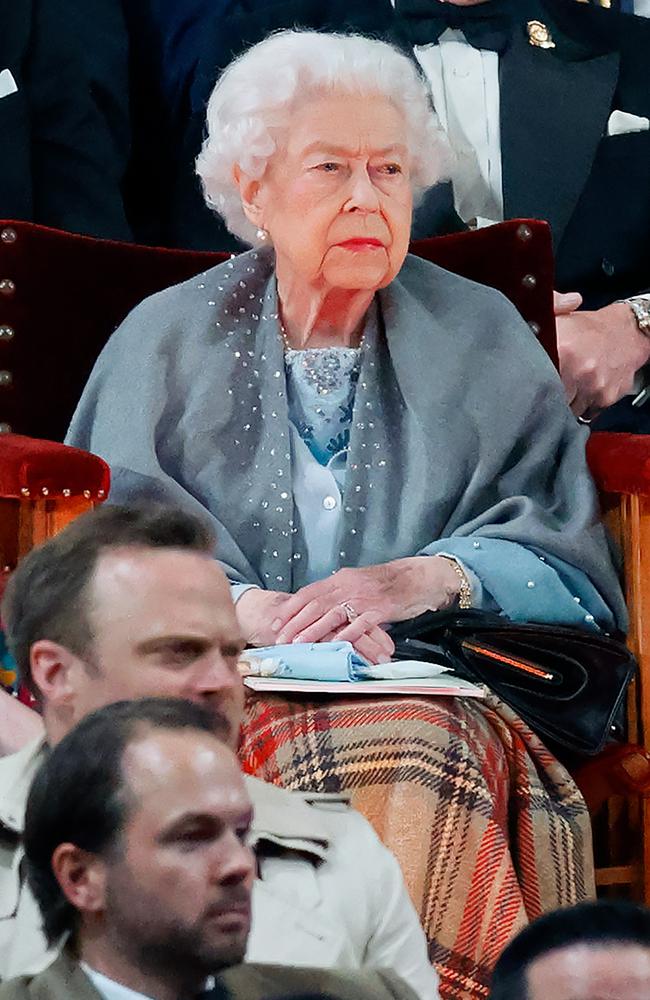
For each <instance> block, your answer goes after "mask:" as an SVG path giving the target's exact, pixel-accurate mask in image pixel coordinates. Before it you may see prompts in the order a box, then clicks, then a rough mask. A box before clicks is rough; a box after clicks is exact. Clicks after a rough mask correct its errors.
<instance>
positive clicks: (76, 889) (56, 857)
mask: <svg viewBox="0 0 650 1000" xmlns="http://www.w3.org/2000/svg"><path fill="white" fill-rule="evenodd" d="M52 871H53V872H54V876H55V878H56V880H57V882H58V883H59V885H60V886H61V892H62V893H63V895H64V896H65V898H66V899H67V900H68V902H69V903H71V904H72V906H74V908H75V910H78V911H79V913H81V914H90V913H100V912H101V911H102V910H103V909H104V906H105V903H106V865H105V863H104V862H103V861H102V859H101V858H100V857H99V856H98V855H97V854H91V853H90V851H84V850H82V849H81V848H80V847H77V845H76V844H68V843H65V844H59V845H58V846H57V847H56V849H55V851H54V854H53V855H52Z"/></svg>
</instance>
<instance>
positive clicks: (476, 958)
mask: <svg viewBox="0 0 650 1000" xmlns="http://www.w3.org/2000/svg"><path fill="white" fill-rule="evenodd" d="M240 752H241V758H242V761H243V765H244V769H245V770H246V771H248V772H249V773H250V774H254V775H257V776H258V777H259V778H262V779H264V780H265V781H271V782H274V783H275V784H277V785H282V786H284V787H285V788H293V789H301V790H304V791H307V790H309V791H322V792H346V793H348V794H349V795H350V796H351V800H352V804H353V805H354V806H355V807H356V808H357V809H358V810H359V811H360V812H361V813H363V815H364V816H366V818H367V819H368V820H370V822H371V823H372V824H373V826H374V827H375V829H376V831H377V833H378V834H379V836H380V837H381V839H382V840H383V841H384V843H385V844H386V845H387V846H388V847H389V848H390V849H391V850H392V851H393V853H394V854H395V855H396V857H397V858H398V860H399V862H400V864H401V866H402V870H403V872H404V877H405V879H406V883H407V886H408V889H409V892H410V893H411V896H412V899H413V901H414V903H415V905H416V907H417V909H418V910H419V913H420V918H421V921H422V926H423V927H424V930H425V933H426V935H427V939H428V941H429V954H430V958H431V961H432V963H433V964H434V965H435V967H436V969H437V971H438V974H439V976H440V980H441V996H442V997H443V998H445V1000H448V998H454V1000H457V998H458V1000H460V998H462V1000H466V998H478V997H482V998H485V997H487V996H488V994H489V979H490V971H491V969H492V968H493V966H494V963H495V962H496V959H497V958H498V956H499V954H500V953H501V951H502V950H503V948H504V946H505V945H506V943H507V942H508V941H509V940H510V938H511V937H512V936H513V935H514V934H516V933H517V931H518V930H519V929H520V928H521V927H523V926H524V925H525V924H526V923H527V922H528V921H530V920H532V919H534V918H535V917H537V916H539V915H540V914H541V913H543V912H545V911H547V910H551V909H555V908H556V907H559V906H565V905H569V904H571V903H575V902H578V901H580V900H582V899H585V898H590V897H592V896H593V895H594V894H595V889H594V872H593V857H592V847H591V828H590V823H589V816H588V813H587V809H586V806H585V804H584V801H583V799H582V797H581V795H580V793H579V791H578V789H577V788H576V786H575V784H574V783H573V781H572V780H571V777H570V776H569V774H568V773H567V771H566V770H565V769H564V767H563V766H562V765H561V764H559V763H558V761H557V760H555V758H554V757H553V756H552V755H551V754H550V753H549V751H548V750H547V749H546V748H545V747H544V745H543V744H542V743H541V742H540V740H539V739H538V738H537V737H536V736H535V734H534V733H532V732H531V730H530V729H529V728H528V727H527V726H526V725H525V723H523V722H522V721H521V719H519V718H518V717H517V716H516V715H515V714H514V713H513V712H512V711H511V710H510V709H509V708H508V707H507V706H505V705H504V704H503V703H502V702H500V701H498V700H497V699H496V698H494V697H490V698H489V699H488V700H487V701H485V702H483V703H479V702H476V701H473V700H465V701H463V700H461V699H456V698H437V699H434V698H408V699H405V698H399V699H398V698H394V699H393V698H381V699H373V700H366V699H363V700H361V699H360V698H358V697H352V698H350V697H348V698H347V699H318V700H314V701H311V702H309V703H307V702H305V701H304V699H297V698H291V697H286V698H284V697H283V698H280V697H277V696H271V697H267V696H264V697H261V696H259V695H254V696H250V697H249V699H248V702H247V711H246V721H245V724H244V729H243V733H242V742H241V748H240Z"/></svg>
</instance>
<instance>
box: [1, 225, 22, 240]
mask: <svg viewBox="0 0 650 1000" xmlns="http://www.w3.org/2000/svg"><path fill="white" fill-rule="evenodd" d="M17 239H18V233H17V232H16V230H15V229H13V228H12V226H5V228H4V229H1V230H0V241H1V242H2V243H15V242H16V240H17Z"/></svg>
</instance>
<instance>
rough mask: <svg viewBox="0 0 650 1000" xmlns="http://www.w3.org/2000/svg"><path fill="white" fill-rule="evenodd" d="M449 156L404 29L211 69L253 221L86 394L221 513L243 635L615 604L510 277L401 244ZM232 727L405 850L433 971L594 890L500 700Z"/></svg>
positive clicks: (265, 758)
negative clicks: (423, 256)
mask: <svg viewBox="0 0 650 1000" xmlns="http://www.w3.org/2000/svg"><path fill="white" fill-rule="evenodd" d="M443 158H444V149H443V147H442V144H441V142H440V139H439V134H438V131H437V128H436V122H435V118H434V116H433V114H432V112H431V109H430V107H429V104H428V98H427V94H426V90H425V88H424V86H423V85H422V83H421V81H420V79H419V77H418V75H417V72H416V70H415V68H414V66H413V65H412V63H411V62H410V61H409V59H408V58H406V57H405V56H403V55H401V54H400V53H399V52H398V51H397V50H395V49H393V48H392V47H391V46H389V45H387V44H385V43H383V42H378V41H371V40H369V39H364V38H361V37H356V36H349V37H344V36H337V35H317V34H312V33H309V32H292V31H288V32H282V33H280V34H277V35H274V36H271V37H270V38H268V39H266V40H265V41H264V42H262V43H260V44H259V45H256V46H254V47H253V48H252V49H250V50H249V51H248V52H247V53H245V54H244V55H243V56H242V57H240V58H239V59H238V60H236V61H235V62H234V63H233V64H232V65H231V66H230V67H229V68H228V69H227V71H226V72H225V74H224V75H223V76H222V78H221V79H220V81H219V82H218V83H217V86H216V87H215V90H214V92H213V94H212V97H211V99H210V102H209V106H208V135H207V138H206V140H205V144H204V147H203V151H202V153H201V155H200V157H199V159H198V172H199V174H200V176H201V178H202V180H203V184H204V187H205V192H206V197H207V199H208V201H209V203H210V204H211V205H212V206H213V207H214V208H215V210H216V211H218V212H219V213H221V214H222V216H223V218H224V219H225V221H226V223H227V224H228V226H229V227H230V229H231V230H232V231H233V232H234V233H236V234H237V235H238V236H240V237H241V238H243V239H246V240H248V241H249V242H250V243H251V244H253V247H254V248H253V249H252V250H251V251H249V252H247V253H243V254H242V255H240V256H239V257H236V258H233V259H231V260H229V261H228V262H227V263H225V264H221V265H219V266H218V267H215V268H213V269H212V270H210V271H208V272H206V273H205V274H202V275H200V276H199V277H197V278H195V279H192V280H190V281H187V282H184V283H183V284H181V285H179V286H177V287H175V288H171V289H167V290H166V291H164V292H162V293H160V294H158V295H155V296H153V297H152V298H150V299H148V300H147V301H145V302H144V303H142V304H141V305H140V306H139V307H138V308H137V309H135V310H134V312H133V313H132V314H131V315H130V316H129V317H128V318H127V319H126V321H125V322H124V323H123V325H122V326H121V328H120V329H119V330H118V331H117V332H116V333H115V334H114V336H113V337H112V339H111V340H110V342H109V343H108V345H107V347H106V348H105V350H104V352H103V353H102V355H101V357H100V358H99V360H98V362H97V365H96V367H95V370H94V372H93V374H92V375H91V378H90V381H89V383H88V386H87V388H86V390H85V392H84V395H83V397H82V400H81V402H80V405H79V408H78V410H77V412H76V414H75V417H74V419H73V422H72V426H71V429H70V434H69V438H68V440H69V441H70V442H71V443H73V444H75V445H78V446H80V447H83V448H88V449H90V450H92V451H94V452H96V453H98V454H100V455H102V456H103V457H104V458H105V459H106V460H107V461H108V462H109V463H110V465H111V468H112V476H113V485H112V489H111V498H112V499H114V500H116V501H120V502H124V501H128V500H129V499H131V498H134V497H141V496H143V495H144V496H152V497H156V498H164V499H167V500H170V501H174V502H178V503H181V504H184V505H187V506H188V507H192V508H194V509H198V510H204V511H206V512H207V513H208V515H209V516H210V517H211V518H212V520H213V522H214V524H215V526H216V530H217V533H218V537H219V559H220V561H221V563H222V565H223V567H224V569H225V571H226V573H227V575H228V577H229V579H230V581H231V584H232V590H233V597H234V598H235V600H236V601H237V609H238V613H239V618H240V622H241V625H242V629H243V631H244V634H245V638H246V639H247V640H248V641H249V642H250V643H252V644H261V645H267V644H270V643H276V642H282V643H284V642H291V641H293V640H296V639H298V640H304V641H313V642H320V641H323V640H327V639H330V638H332V637H337V638H340V639H349V640H350V641H351V642H352V643H353V644H354V645H355V646H356V647H357V649H358V650H359V651H360V652H361V653H363V654H364V655H365V656H366V657H368V658H369V659H370V660H372V661H374V662H380V661H383V660H386V659H388V658H390V656H391V653H392V652H393V644H392V641H391V639H390V636H389V634H388V632H387V631H386V629H385V628H384V626H385V624H386V623H390V622H396V621H400V620H404V619H407V618H410V617H412V616H414V615H417V614H418V613H420V612H423V611H425V610H427V609H441V608H447V607H449V606H451V605H453V604H454V603H460V604H461V605H462V606H468V605H472V606H474V607H490V608H493V609H496V610H498V611H500V612H501V613H502V614H503V615H504V616H507V617H509V618H511V619H513V620H516V621H526V620H528V621H537V622H558V623H562V624H569V625H576V626H582V627H584V628H585V629H591V630H596V629H598V627H599V626H603V627H609V626H611V625H612V624H613V623H614V622H615V621H618V622H621V621H623V620H624V614H625V612H624V608H623V604H622V598H621V594H620V591H619V587H618V583H617V579H616V574H615V572H614V569H613V567H612V565H611V562H610V559H609V555H608V550H607V545H606V540H605V536H604V534H603V530H602V528H601V526H600V524H599V523H598V516H597V508H596V503H595V497H594V491H593V486H592V483H591V481H590V478H589V475H588V472H587V469H586V465H585V458H584V431H583V430H581V429H580V428H578V426H577V425H576V424H575V421H574V420H573V418H572V416H571V414H570V412H569V410H568V408H567V406H566V403H565V401H564V395H563V391H562V386H561V384H560V381H559V379H558V377H557V375H556V374H555V372H554V371H553V369H552V367H551V365H550V363H549V361H548V360H547V358H546V357H545V356H544V354H543V352H542V350H541V349H540V347H539V346H538V344H537V343H536V341H535V339H534V338H533V337H532V336H531V335H530V332H529V330H528V328H527V326H526V324H525V323H524V322H523V320H522V319H521V318H520V317H519V315H518V314H517V312H516V310H515V309H514V308H513V307H512V305H511V304H510V303H508V302H507V301H506V300H505V299H504V298H503V297H502V296H501V295H499V294H498V293H497V292H495V291H493V290H490V289H487V288H484V287H482V286H478V285H476V284H474V283H472V282H469V281H466V280H464V279H462V278H459V277H457V276H454V275H452V274H449V273H447V272H445V271H443V270H441V269H440V268H437V267H435V266H433V265H432V264H430V263H427V262H425V261H422V260H419V259H416V258H414V257H411V256H408V254H407V248H408V241H409V228H410V222H411V213H412V206H413V199H414V198H416V197H417V196H418V195H419V194H420V193H421V192H422V191H423V190H424V189H425V188H426V187H427V186H428V185H431V184H432V183H434V182H435V180H436V178H437V177H438V176H439V175H440V172H441V170H442V168H443ZM269 747H272V751H270V750H269ZM242 753H243V756H244V760H245V763H246V765H247V766H248V767H249V768H250V769H251V770H254V771H256V772H257V773H258V774H260V775H261V776H263V777H267V778H269V779H270V780H273V781H277V782H279V783H284V784H287V785H289V786H291V787H298V788H304V789H312V788H314V786H318V787H319V788H320V790H325V791H337V792H338V791H340V790H349V791H350V792H351V793H352V798H353V801H354V803H355V804H356V805H357V806H358V807H359V808H360V809H361V810H362V811H363V812H365V813H366V814H367V815H368V816H369V817H370V818H371V819H372V820H373V821H374V823H375V825H376V826H377V828H378V830H379V832H380V834H381V835H382V836H383V838H384V839H385V842H386V843H387V844H388V845H389V846H390V847H391V848H392V849H393V850H394V851H395V853H396V854H397V855H398V857H399V858H400V860H401V862H402V865H403V868H404V871H405V874H406V877H407V881H408V882H409V885H410V888H411V891H412V893H413V896H414V898H416V900H418V901H419V903H420V911H421V918H422V921H423V924H424V927H425V930H426V932H427V934H428V937H429V941H430V954H431V958H432V960H433V961H434V963H435V964H436V967H437V969H438V971H439V973H440V976H441V983H442V987H441V989H442V995H443V996H447V997H451V996H459V997H461V996H472V995H477V996H485V995H486V993H487V983H488V980H489V970H490V968H491V966H492V965H493V964H494V962H495V961H496V958H497V957H498V955H499V953H500V951H501V949H502V947H503V945H504V944H505V942H506V941H507V939H508V938H509V937H510V936H511V935H512V934H513V933H514V932H515V931H516V930H518V929H519V928H520V927H521V926H522V925H523V924H524V923H525V922H526V921H527V920H528V919H530V918H533V917H536V916H537V915H538V914H539V913H540V912H541V911H542V910H544V909H551V908H553V907H555V906H558V905H561V904H568V903H572V902H575V901H576V900H579V899H581V898H584V897H585V896H588V895H589V894H590V893H591V892H593V867H592V860H591V847H590V829H589V822H588V816H587V814H586V810H585V807H584V803H583V802H582V799H581V797H580V795H579V793H578V791H577V789H576V788H575V786H574V785H573V783H572V782H571V780H570V778H569V776H568V774H567V773H566V771H565V770H564V769H563V768H562V767H561V766H560V765H559V764H558V763H557V762H556V761H555V760H554V759H553V757H552V756H551V754H550V753H549V752H548V751H547V750H546V749H545V748H544V747H543V746H542V744H541V743H540V742H539V740H538V739H537V738H536V737H535V736H534V735H533V734H532V733H531V732H530V731H529V730H528V728H527V727H526V726H525V725H524V724H523V723H521V721H520V720H518V719H517V718H516V717H515V716H514V715H513V713H512V712H510V711H509V710H508V709H506V708H505V707H504V706H502V705H500V704H499V703H497V702H496V701H495V700H491V701H489V702H488V704H486V705H481V704H477V703H475V702H469V701H460V700H456V699H409V700H397V699H386V700H382V701H374V702H372V701H360V700H348V701H337V700H331V701H323V702H319V703H318V704H315V705H314V704H305V703H304V701H303V702H301V701H300V700H297V699H291V700H283V699H280V698H273V699H268V700H254V701H252V702H251V704H250V705H249V709H248V720H247V724H246V726H245V730H244V735H243V744H242Z"/></svg>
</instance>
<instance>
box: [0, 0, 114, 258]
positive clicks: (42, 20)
mask: <svg viewBox="0 0 650 1000" xmlns="http://www.w3.org/2000/svg"><path fill="white" fill-rule="evenodd" d="M127 49H128V40H127V32H126V25H125V22H124V18H123V14H122V6H121V3H120V2H119V0H93V4H92V15H91V16H89V12H88V6H87V5H86V4H84V3H79V2H78V0H21V2H20V3H11V2H8V0H1V2H0V218H4V219H27V220H29V221H32V222H39V223H42V224H44V225H47V226H54V227H56V228H59V229H65V230H68V231H70V232H76V233H85V234H87V235H91V236H102V237H107V238H111V239H120V240H128V239H130V238H131V230H130V227H129V225H128V224H127V221H126V215H125V209H124V204H123V197H122V182H123V180H124V175H125V172H126V166H127V162H128V157H129V145H130V140H129V110H128V109H129V94H128V64H127Z"/></svg>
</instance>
